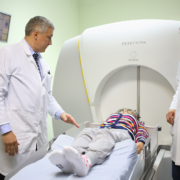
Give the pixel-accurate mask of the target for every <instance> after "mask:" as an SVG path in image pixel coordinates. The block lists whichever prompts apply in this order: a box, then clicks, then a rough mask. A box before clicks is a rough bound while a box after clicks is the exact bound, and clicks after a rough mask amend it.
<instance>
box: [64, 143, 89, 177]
mask: <svg viewBox="0 0 180 180" xmlns="http://www.w3.org/2000/svg"><path fill="white" fill-rule="evenodd" d="M63 152H64V155H65V157H66V159H67V160H68V161H70V162H71V163H72V164H73V165H74V170H75V172H76V174H77V175H78V176H86V175H87V174H88V172H89V169H90V168H91V161H90V159H89V158H88V157H87V156H84V155H81V154H79V152H78V151H77V150H76V149H74V148H73V147H71V146H65V147H64V148H63Z"/></svg>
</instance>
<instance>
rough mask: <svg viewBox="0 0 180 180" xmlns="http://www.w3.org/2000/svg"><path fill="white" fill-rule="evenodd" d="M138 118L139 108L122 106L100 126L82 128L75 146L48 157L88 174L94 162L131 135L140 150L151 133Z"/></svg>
mask: <svg viewBox="0 0 180 180" xmlns="http://www.w3.org/2000/svg"><path fill="white" fill-rule="evenodd" d="M138 119H139V117H138V114H137V112H136V111H134V110H132V109H126V108H124V109H120V110H118V111H117V112H116V113H114V114H111V115H110V116H109V117H108V119H107V120H106V121H105V122H103V123H102V124H101V125H100V127H99V128H85V129H83V130H82V131H81V132H80V134H79V135H78V136H77V137H76V138H75V140H74V142H73V144H72V146H65V147H64V148H63V151H58V150H55V151H53V152H52V153H51V155H50V156H49V160H50V161H51V163H52V164H54V165H56V166H57V167H59V168H60V169H61V170H62V171H63V172H64V173H69V174H74V173H76V174H77V175H78V176H86V175H87V174H88V172H89V170H90V169H91V167H92V166H94V165H95V164H101V163H103V162H104V161H105V159H106V157H107V156H109V155H110V154H111V152H112V150H113V148H114V146H115V143H117V142H121V141H124V140H127V139H132V140H133V141H135V142H136V146H137V153H140V152H141V150H142V149H143V146H144V144H145V142H146V139H147V137H148V133H147V130H146V128H145V127H144V125H143V124H142V123H140V122H139V121H138Z"/></svg>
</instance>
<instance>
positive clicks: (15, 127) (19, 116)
mask: <svg viewBox="0 0 180 180" xmlns="http://www.w3.org/2000/svg"><path fill="white" fill-rule="evenodd" d="M6 116H7V118H8V120H9V122H10V126H11V128H12V132H13V133H14V134H15V136H16V138H17V141H18V143H19V144H20V145H19V146H18V149H19V152H21V151H22V149H23V145H24V143H23V141H24V140H25V138H26V137H25V136H26V134H27V127H26V124H25V122H24V120H25V119H26V118H27V114H26V113H23V112H21V111H18V110H6Z"/></svg>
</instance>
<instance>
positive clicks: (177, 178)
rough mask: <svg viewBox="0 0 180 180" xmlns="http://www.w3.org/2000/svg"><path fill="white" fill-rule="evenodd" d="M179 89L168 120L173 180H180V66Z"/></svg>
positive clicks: (178, 74) (177, 78) (167, 116)
mask: <svg viewBox="0 0 180 180" xmlns="http://www.w3.org/2000/svg"><path fill="white" fill-rule="evenodd" d="M176 80H177V83H178V87H177V91H176V93H175V95H174V96H173V100H172V103H171V106H170V110H169V111H168V113H167V115H166V118H167V122H168V123H170V124H171V125H172V127H171V135H172V142H171V159H172V177H173V180H180V92H179V91H180V89H179V87H180V66H179V69H178V73H177V77H176Z"/></svg>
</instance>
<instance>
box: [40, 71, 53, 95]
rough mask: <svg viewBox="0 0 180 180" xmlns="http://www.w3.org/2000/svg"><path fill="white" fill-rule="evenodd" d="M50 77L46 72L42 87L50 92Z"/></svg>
mask: <svg viewBox="0 0 180 180" xmlns="http://www.w3.org/2000/svg"><path fill="white" fill-rule="evenodd" d="M51 79H52V76H51V75H50V74H47V75H46V76H45V77H44V79H43V84H42V85H43V87H44V88H45V89H46V91H47V93H48V94H50V93H51Z"/></svg>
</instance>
